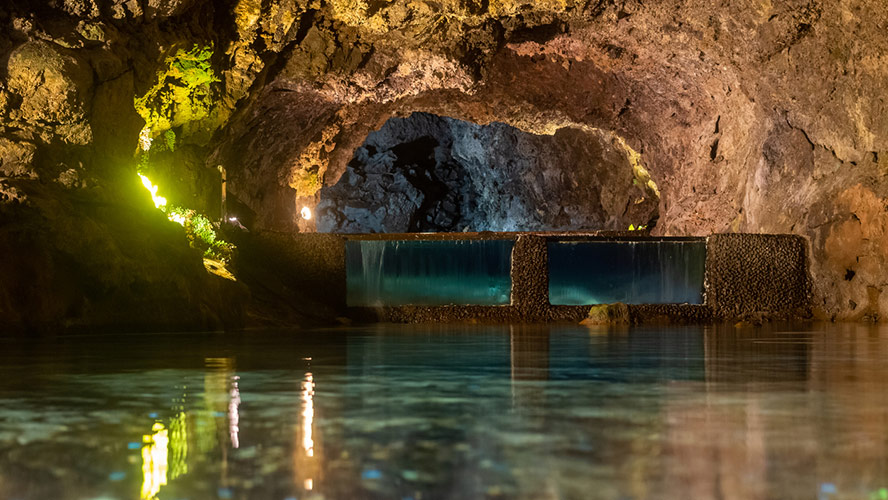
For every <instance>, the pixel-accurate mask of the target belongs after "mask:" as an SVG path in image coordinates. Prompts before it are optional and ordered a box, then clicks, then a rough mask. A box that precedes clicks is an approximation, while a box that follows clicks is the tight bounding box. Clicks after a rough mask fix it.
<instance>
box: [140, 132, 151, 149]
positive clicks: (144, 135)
mask: <svg viewBox="0 0 888 500" xmlns="http://www.w3.org/2000/svg"><path fill="white" fill-rule="evenodd" d="M139 148H141V149H142V151H148V150H149V149H151V127H145V128H143V129H142V131H141V132H139Z"/></svg>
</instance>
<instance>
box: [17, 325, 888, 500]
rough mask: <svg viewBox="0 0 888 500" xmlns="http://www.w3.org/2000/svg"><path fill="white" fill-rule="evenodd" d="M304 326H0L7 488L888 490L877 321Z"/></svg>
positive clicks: (334, 492)
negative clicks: (159, 330) (80, 332)
mask: <svg viewBox="0 0 888 500" xmlns="http://www.w3.org/2000/svg"><path fill="white" fill-rule="evenodd" d="M292 333H293V332H288V331H266V332H251V333H250V334H243V335H233V336H232V335H229V336H221V337H220V336H219V334H153V335H93V336H72V337H60V338H55V339H48V338H47V339H43V340H40V341H12V340H2V341H0V498H4V499H8V500H15V499H33V498H53V499H58V500H66V499H111V498H118V499H139V498H141V499H145V500H147V499H155V498H157V499H207V498H213V499H215V498H220V499H254V498H255V499H278V500H288V499H334V498H349V499H352V498H354V499H392V498H394V499H416V500H418V499H465V498H488V499H497V498H502V499H506V498H514V499H548V498H552V499H574V498H576V499H581V498H601V499H641V498H662V499H688V498H755V499H769V498H781V499H796V498H798V499H812V498H815V499H839V498H842V499H845V498H855V499H867V500H869V499H874V500H875V499H881V498H884V496H885V494H886V488H888V447H886V443H888V420H886V415H888V392H886V391H885V385H886V383H888V366H886V365H885V363H884V359H885V357H886V356H888V328H885V327H879V326H865V325H854V324H832V323H809V324H795V325H789V324H787V325H780V324H770V325H768V326H765V327H758V328H756V327H733V326H705V327H704V326H683V327H681V326H672V327H655V326H633V327H628V326H626V327H604V326H590V327H584V326H572V325H537V326H530V325H519V326H514V325H513V326H505V325H503V326H469V325H464V326H440V325H438V326H432V325H427V326H418V325H375V326H367V327H348V328H334V329H321V330H314V331H308V332H300V335H299V336H298V337H296V336H294V335H292ZM297 339H298V340H297Z"/></svg>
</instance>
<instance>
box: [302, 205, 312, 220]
mask: <svg viewBox="0 0 888 500" xmlns="http://www.w3.org/2000/svg"><path fill="white" fill-rule="evenodd" d="M302 218H303V219H305V220H309V219H311V209H310V208H308V207H302Z"/></svg>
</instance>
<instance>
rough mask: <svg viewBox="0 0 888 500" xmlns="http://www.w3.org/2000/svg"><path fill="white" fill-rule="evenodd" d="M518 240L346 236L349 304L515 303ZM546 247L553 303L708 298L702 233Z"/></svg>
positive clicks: (557, 243)
mask: <svg viewBox="0 0 888 500" xmlns="http://www.w3.org/2000/svg"><path fill="white" fill-rule="evenodd" d="M514 246H515V240H514V238H513V239H500V240H479V239H466V240H367V239H365V240H350V241H347V242H346V249H345V250H346V251H345V255H346V278H347V280H346V281H347V290H348V292H347V295H348V296H347V303H348V305H350V306H360V307H379V306H403V305H424V306H439V305H451V304H452V305H483V306H500V305H508V304H510V302H511V292H512V285H513V284H512V277H511V270H512V266H513V264H515V263H514V262H513V260H512V259H513V257H512V250H513V248H514ZM546 253H547V262H546V268H545V269H542V268H541V273H546V274H547V275H548V276H547V278H548V290H549V303H550V304H552V305H595V304H611V303H615V302H622V303H626V304H702V303H703V280H704V271H705V261H706V243H705V241H704V240H702V239H697V240H648V241H606V240H600V241H583V240H579V241H558V240H554V241H550V242H549V243H548V244H547V248H546ZM515 265H519V266H520V265H526V264H524V263H521V262H519V263H517V264H515Z"/></svg>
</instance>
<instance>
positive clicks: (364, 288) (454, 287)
mask: <svg viewBox="0 0 888 500" xmlns="http://www.w3.org/2000/svg"><path fill="white" fill-rule="evenodd" d="M513 245H514V241H512V240H435V241H431V240H425V241H423V240H418V241H416V240H411V241H407V240H389V241H386V240H349V241H347V242H346V283H347V302H348V305H350V306H365V307H366V306H369V307H378V306H382V305H386V306H398V305H447V304H460V305H507V304H509V300H510V294H511V287H512V278H511V254H512V246H513Z"/></svg>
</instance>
